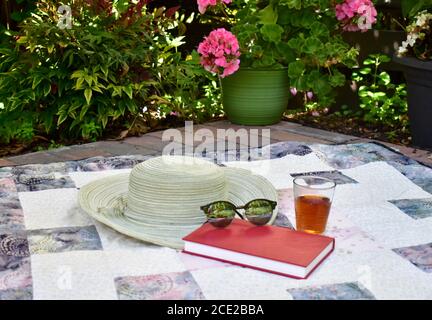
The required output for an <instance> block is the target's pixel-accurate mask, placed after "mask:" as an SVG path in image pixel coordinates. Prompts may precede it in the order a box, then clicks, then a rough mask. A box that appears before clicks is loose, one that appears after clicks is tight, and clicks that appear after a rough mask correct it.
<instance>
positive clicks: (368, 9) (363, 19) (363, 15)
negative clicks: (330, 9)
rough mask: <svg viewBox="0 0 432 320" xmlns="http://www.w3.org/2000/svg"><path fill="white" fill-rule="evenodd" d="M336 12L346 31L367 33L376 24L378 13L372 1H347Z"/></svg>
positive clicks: (338, 6)
mask: <svg viewBox="0 0 432 320" xmlns="http://www.w3.org/2000/svg"><path fill="white" fill-rule="evenodd" d="M335 10H336V18H337V19H338V20H339V21H341V22H342V28H343V30H345V31H362V32H365V31H367V30H368V29H370V28H371V27H372V24H374V23H375V22H376V16H377V11H376V9H375V7H374V5H373V3H372V1H371V0H345V2H343V3H340V4H337V5H336V7H335Z"/></svg>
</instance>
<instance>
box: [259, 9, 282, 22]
mask: <svg viewBox="0 0 432 320" xmlns="http://www.w3.org/2000/svg"><path fill="white" fill-rule="evenodd" d="M258 18H259V21H260V22H261V23H262V24H276V22H277V20H278V14H277V11H275V10H274V9H273V6H272V5H271V4H269V5H268V6H267V7H265V8H264V9H262V10H259V11H258Z"/></svg>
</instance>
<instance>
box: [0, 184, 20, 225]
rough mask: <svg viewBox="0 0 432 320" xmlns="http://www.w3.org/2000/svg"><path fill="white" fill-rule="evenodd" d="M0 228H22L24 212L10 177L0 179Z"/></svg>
mask: <svg viewBox="0 0 432 320" xmlns="http://www.w3.org/2000/svg"><path fill="white" fill-rule="evenodd" d="M0 229H4V230H22V229H24V214H23V211H22V208H21V204H20V201H19V198H18V193H17V190H16V187H15V182H14V180H13V179H11V178H3V179H0Z"/></svg>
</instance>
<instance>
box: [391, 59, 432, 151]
mask: <svg viewBox="0 0 432 320" xmlns="http://www.w3.org/2000/svg"><path fill="white" fill-rule="evenodd" d="M393 61H394V62H396V63H398V64H399V65H400V66H401V68H402V70H403V72H404V74H405V78H406V81H407V89H408V115H409V118H410V127H411V133H412V138H413V144H414V145H415V146H417V147H421V148H427V149H432V61H422V60H419V59H416V58H411V57H403V58H401V57H397V56H394V57H393Z"/></svg>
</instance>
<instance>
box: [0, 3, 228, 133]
mask: <svg viewBox="0 0 432 320" xmlns="http://www.w3.org/2000/svg"><path fill="white" fill-rule="evenodd" d="M73 2H74V4H73V6H72V9H73V11H72V16H73V25H72V28H70V29H69V28H63V29H61V28H59V27H58V25H57V24H58V22H59V19H61V15H60V14H59V13H58V12H57V10H58V1H44V2H40V3H39V4H38V7H37V9H36V10H35V12H34V13H33V14H32V16H31V17H30V18H28V19H26V20H25V21H24V23H23V25H22V27H21V29H20V31H19V32H16V33H14V32H11V31H5V32H4V33H3V36H2V42H1V43H3V44H2V45H1V47H0V103H1V104H0V139H1V140H2V141H3V142H8V141H10V140H11V139H20V140H30V139H32V137H33V136H34V135H35V134H46V135H50V136H54V137H56V138H62V139H69V138H72V139H76V138H80V137H82V138H84V139H94V138H96V137H99V136H101V135H102V134H103V132H104V130H105V129H107V128H110V127H119V126H120V127H128V126H130V125H132V123H133V122H134V120H135V119H136V118H137V117H144V118H145V117H149V118H163V117H165V116H166V115H167V114H175V115H176V116H178V117H184V118H190V119H193V120H196V121H202V120H203V119H206V118H209V117H212V116H214V115H215V114H218V113H219V112H220V111H219V107H220V106H219V104H218V103H216V102H215V98H216V96H215V95H217V87H216V82H215V81H214V79H213V78H212V76H211V75H210V74H208V73H206V72H205V71H204V70H202V69H201V67H200V66H199V64H198V62H197V59H192V58H191V57H189V58H188V59H185V57H182V55H181V54H180V52H179V51H178V47H179V46H181V45H182V43H183V41H182V40H183V38H182V36H179V35H178V27H179V21H178V19H176V9H177V8H169V9H165V8H156V9H155V10H152V11H150V10H148V9H147V6H146V3H147V1H143V0H139V1H134V2H132V1H121V0H118V1H113V2H112V1H107V0H92V1H87V0H82V1H76V0H75V1H73ZM77 2H80V3H77ZM174 34H177V35H178V36H174Z"/></svg>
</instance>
